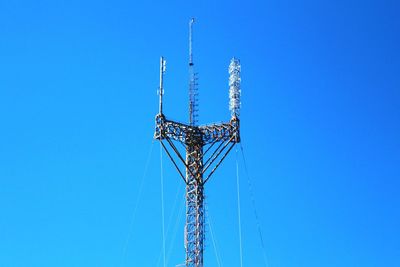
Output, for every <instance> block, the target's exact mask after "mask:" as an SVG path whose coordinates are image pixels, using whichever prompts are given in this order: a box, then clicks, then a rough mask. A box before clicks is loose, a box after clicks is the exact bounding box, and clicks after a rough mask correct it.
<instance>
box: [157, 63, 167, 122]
mask: <svg viewBox="0 0 400 267" xmlns="http://www.w3.org/2000/svg"><path fill="white" fill-rule="evenodd" d="M165 69H166V61H165V60H164V58H163V57H160V88H159V89H158V95H159V96H160V102H159V111H160V112H159V113H160V114H162V98H163V95H164V88H163V82H164V73H165Z"/></svg>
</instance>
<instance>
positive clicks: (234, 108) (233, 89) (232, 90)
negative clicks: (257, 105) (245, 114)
mask: <svg viewBox="0 0 400 267" xmlns="http://www.w3.org/2000/svg"><path fill="white" fill-rule="evenodd" d="M240 81H241V78H240V61H239V60H238V59H236V58H232V59H231V63H230V64H229V110H230V111H231V116H232V118H238V117H239V114H240V93H241V91H240Z"/></svg>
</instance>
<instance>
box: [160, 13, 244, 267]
mask: <svg viewBox="0 0 400 267" xmlns="http://www.w3.org/2000/svg"><path fill="white" fill-rule="evenodd" d="M193 23H194V19H191V20H190V22H189V124H184V123H180V122H175V121H172V120H168V119H167V118H166V117H165V115H164V114H163V110H162V105H163V102H162V101H163V94H164V88H163V77H164V73H165V63H166V62H165V60H164V58H163V57H161V59H160V88H159V91H158V92H159V113H158V114H157V115H156V130H155V133H154V138H155V139H157V140H159V141H160V143H161V145H162V147H163V148H164V150H165V152H166V153H167V155H168V157H169V158H170V159H171V161H172V163H173V164H174V166H175V168H176V169H177V171H178V174H179V175H180V176H181V178H182V180H183V181H184V183H185V185H186V223H185V250H186V260H185V264H186V266H187V267H189V266H190V267H192V266H193V267H202V266H203V251H204V237H205V231H204V219H205V215H204V185H205V184H206V183H207V181H208V180H209V179H210V177H211V176H212V175H213V174H214V172H215V171H216V169H217V168H218V167H219V166H220V164H221V163H222V161H223V160H224V159H225V157H226V156H227V155H228V153H229V152H230V151H231V150H232V148H233V147H234V146H235V144H236V143H239V142H240V131H239V129H240V128H239V109H240V62H239V60H237V59H235V58H233V59H232V60H231V63H230V65H229V98H230V101H229V109H230V111H231V120H230V121H229V122H226V123H213V124H209V125H203V126H198V125H197V111H198V109H197V87H196V86H197V84H196V75H195V72H194V63H193V51H192V41H193V39H192V37H193ZM164 141H166V143H165V142H164ZM176 142H179V143H182V144H183V145H184V147H185V150H186V157H185V158H184V156H182V154H181V153H180V152H179V150H178V149H177V147H176V145H175V143H176ZM171 149H172V151H173V153H174V154H175V158H176V157H177V160H175V159H174V157H173V153H171V152H170V150H171ZM178 163H179V164H178ZM179 165H181V166H182V167H184V168H185V175H184V174H183V172H182V171H181V168H180V167H179Z"/></svg>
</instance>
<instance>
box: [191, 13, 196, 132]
mask: <svg viewBox="0 0 400 267" xmlns="http://www.w3.org/2000/svg"><path fill="white" fill-rule="evenodd" d="M193 23H194V18H192V19H191V20H190V21H189V124H190V125H191V126H193V125H196V123H197V112H198V104H197V95H198V93H197V84H196V80H197V78H196V74H195V72H194V63H193V48H192V45H193Z"/></svg>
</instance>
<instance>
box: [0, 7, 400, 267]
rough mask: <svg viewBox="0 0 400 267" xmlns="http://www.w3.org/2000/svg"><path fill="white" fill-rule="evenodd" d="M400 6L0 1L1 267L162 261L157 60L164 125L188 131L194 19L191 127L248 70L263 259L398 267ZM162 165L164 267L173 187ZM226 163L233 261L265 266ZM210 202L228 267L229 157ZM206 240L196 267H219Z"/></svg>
mask: <svg viewBox="0 0 400 267" xmlns="http://www.w3.org/2000/svg"><path fill="white" fill-rule="evenodd" d="M399 10H400V9H399V4H397V1H355V0H350V1H349V0H346V1H344V0H339V1H311V0H303V1H285V0H283V1H274V0H271V1H160V2H157V1H118V0H117V1H99V0H98V1H43V0H37V1H18V0H14V1H11V0H2V1H1V2H0V266H1V267H36V266H37V267H47V266H48V267H50V266H51V267H55V266H57V267H75V266H76V267H81V266H85V267H86V266H93V267H95V266H96V267H101V266H107V267H109V266H116V267H121V266H162V264H161V263H162V261H161V257H160V255H161V244H162V235H161V200H160V155H159V144H158V143H154V144H153V145H152V136H153V131H154V116H155V114H156V113H157V109H158V106H157V101H158V99H157V95H156V90H157V86H158V75H159V73H158V69H159V66H158V64H159V56H161V55H164V56H165V57H166V58H167V73H166V77H165V79H166V80H165V113H166V115H167V116H168V117H169V118H171V119H176V120H178V121H187V98H188V93H187V84H188V75H187V74H188V70H187V59H188V55H187V53H188V52H187V45H188V21H189V19H190V18H191V17H192V16H194V17H196V18H197V22H196V24H195V26H194V31H195V33H194V42H195V43H194V51H195V55H194V61H195V66H196V70H197V71H198V72H199V77H200V81H199V83H200V86H199V89H200V123H208V122H213V121H226V120H228V119H229V111H228V85H227V78H228V73H227V66H228V64H229V60H230V58H231V57H232V56H236V57H238V58H240V59H241V62H242V81H243V82H242V92H243V97H242V104H243V108H242V115H241V122H242V138H243V139H242V140H243V148H244V153H245V157H246V160H247V163H248V169H249V173H250V176H251V181H252V184H253V195H254V197H255V200H256V206H257V212H258V214H259V222H260V224H261V228H262V236H263V239H264V243H265V251H266V254H267V258H268V265H269V266H271V267H280V266H282V267H298V266H299V267H300V266H304V267H314V266H315V267H320V266H332V267H333V266H335V267H337V266H341V267H345V266H348V267H357V266H362V267H372V266H390V267H395V266H400V256H399V255H400V230H399V229H400V227H399V226H400V212H399V211H400V208H399V204H400V197H399V194H400V192H399V191H400V182H399V178H400V167H399V166H400V138H399V136H400V123H399V122H400V121H399V120H400V110H399V106H400V105H399V104H400V76H399V70H400V53H399V47H400V42H399V38H400V37H399V29H400V19H399ZM151 150H152V152H151V153H150V152H149V151H151ZM163 158H164V160H163V161H164V166H163V167H164V180H165V188H164V192H165V226H166V229H168V231H167V235H166V245H167V247H166V250H167V259H168V264H167V266H175V265H176V264H179V263H182V262H183V260H184V248H183V223H184V217H183V213H182V212H180V210H182V209H181V207H182V205H184V202H183V201H184V197H183V196H184V185H183V184H182V182H181V180H180V178H179V176H178V175H177V174H176V172H175V170H174V168H173V166H172V164H171V163H169V162H168V160H167V159H166V156H165V155H164V156H163ZM238 158H239V169H240V172H239V173H240V180H241V198H242V202H241V208H242V231H243V261H244V266H265V265H264V260H263V249H262V246H261V244H260V238H259V235H258V231H257V226H256V223H257V222H256V220H255V218H254V210H253V208H252V204H251V193H250V190H249V189H248V185H247V182H246V180H247V178H246V175H245V172H244V166H243V160H242V158H241V155H240V154H239V155H238ZM147 159H149V160H147ZM147 161H148V162H149V165H148V166H149V168H148V171H147V173H145V175H144V172H145V166H146V162H147ZM143 177H144V178H143ZM142 181H143V183H142ZM141 185H142V186H141ZM206 194H207V210H208V214H209V218H211V226H212V230H213V233H214V238H215V242H216V244H217V251H218V253H219V255H220V258H221V263H222V266H239V241H238V240H239V239H238V223H237V208H236V201H237V200H236V177H235V153H234V152H233V153H232V154H231V155H230V156H229V157H228V159H227V160H226V162H225V163H224V164H223V166H222V167H221V168H220V169H219V170H218V171H217V173H216V175H215V176H214V178H213V179H212V180H210V182H209V184H208V185H207V188H206ZM176 196H177V197H176ZM175 199H176V201H175ZM135 207H137V209H135ZM135 210H136V211H135ZM207 229H208V235H207V240H206V245H207V246H206V252H205V263H206V266H218V265H217V260H216V256H215V253H214V248H213V245H212V238H211V235H210V229H209V227H207Z"/></svg>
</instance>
